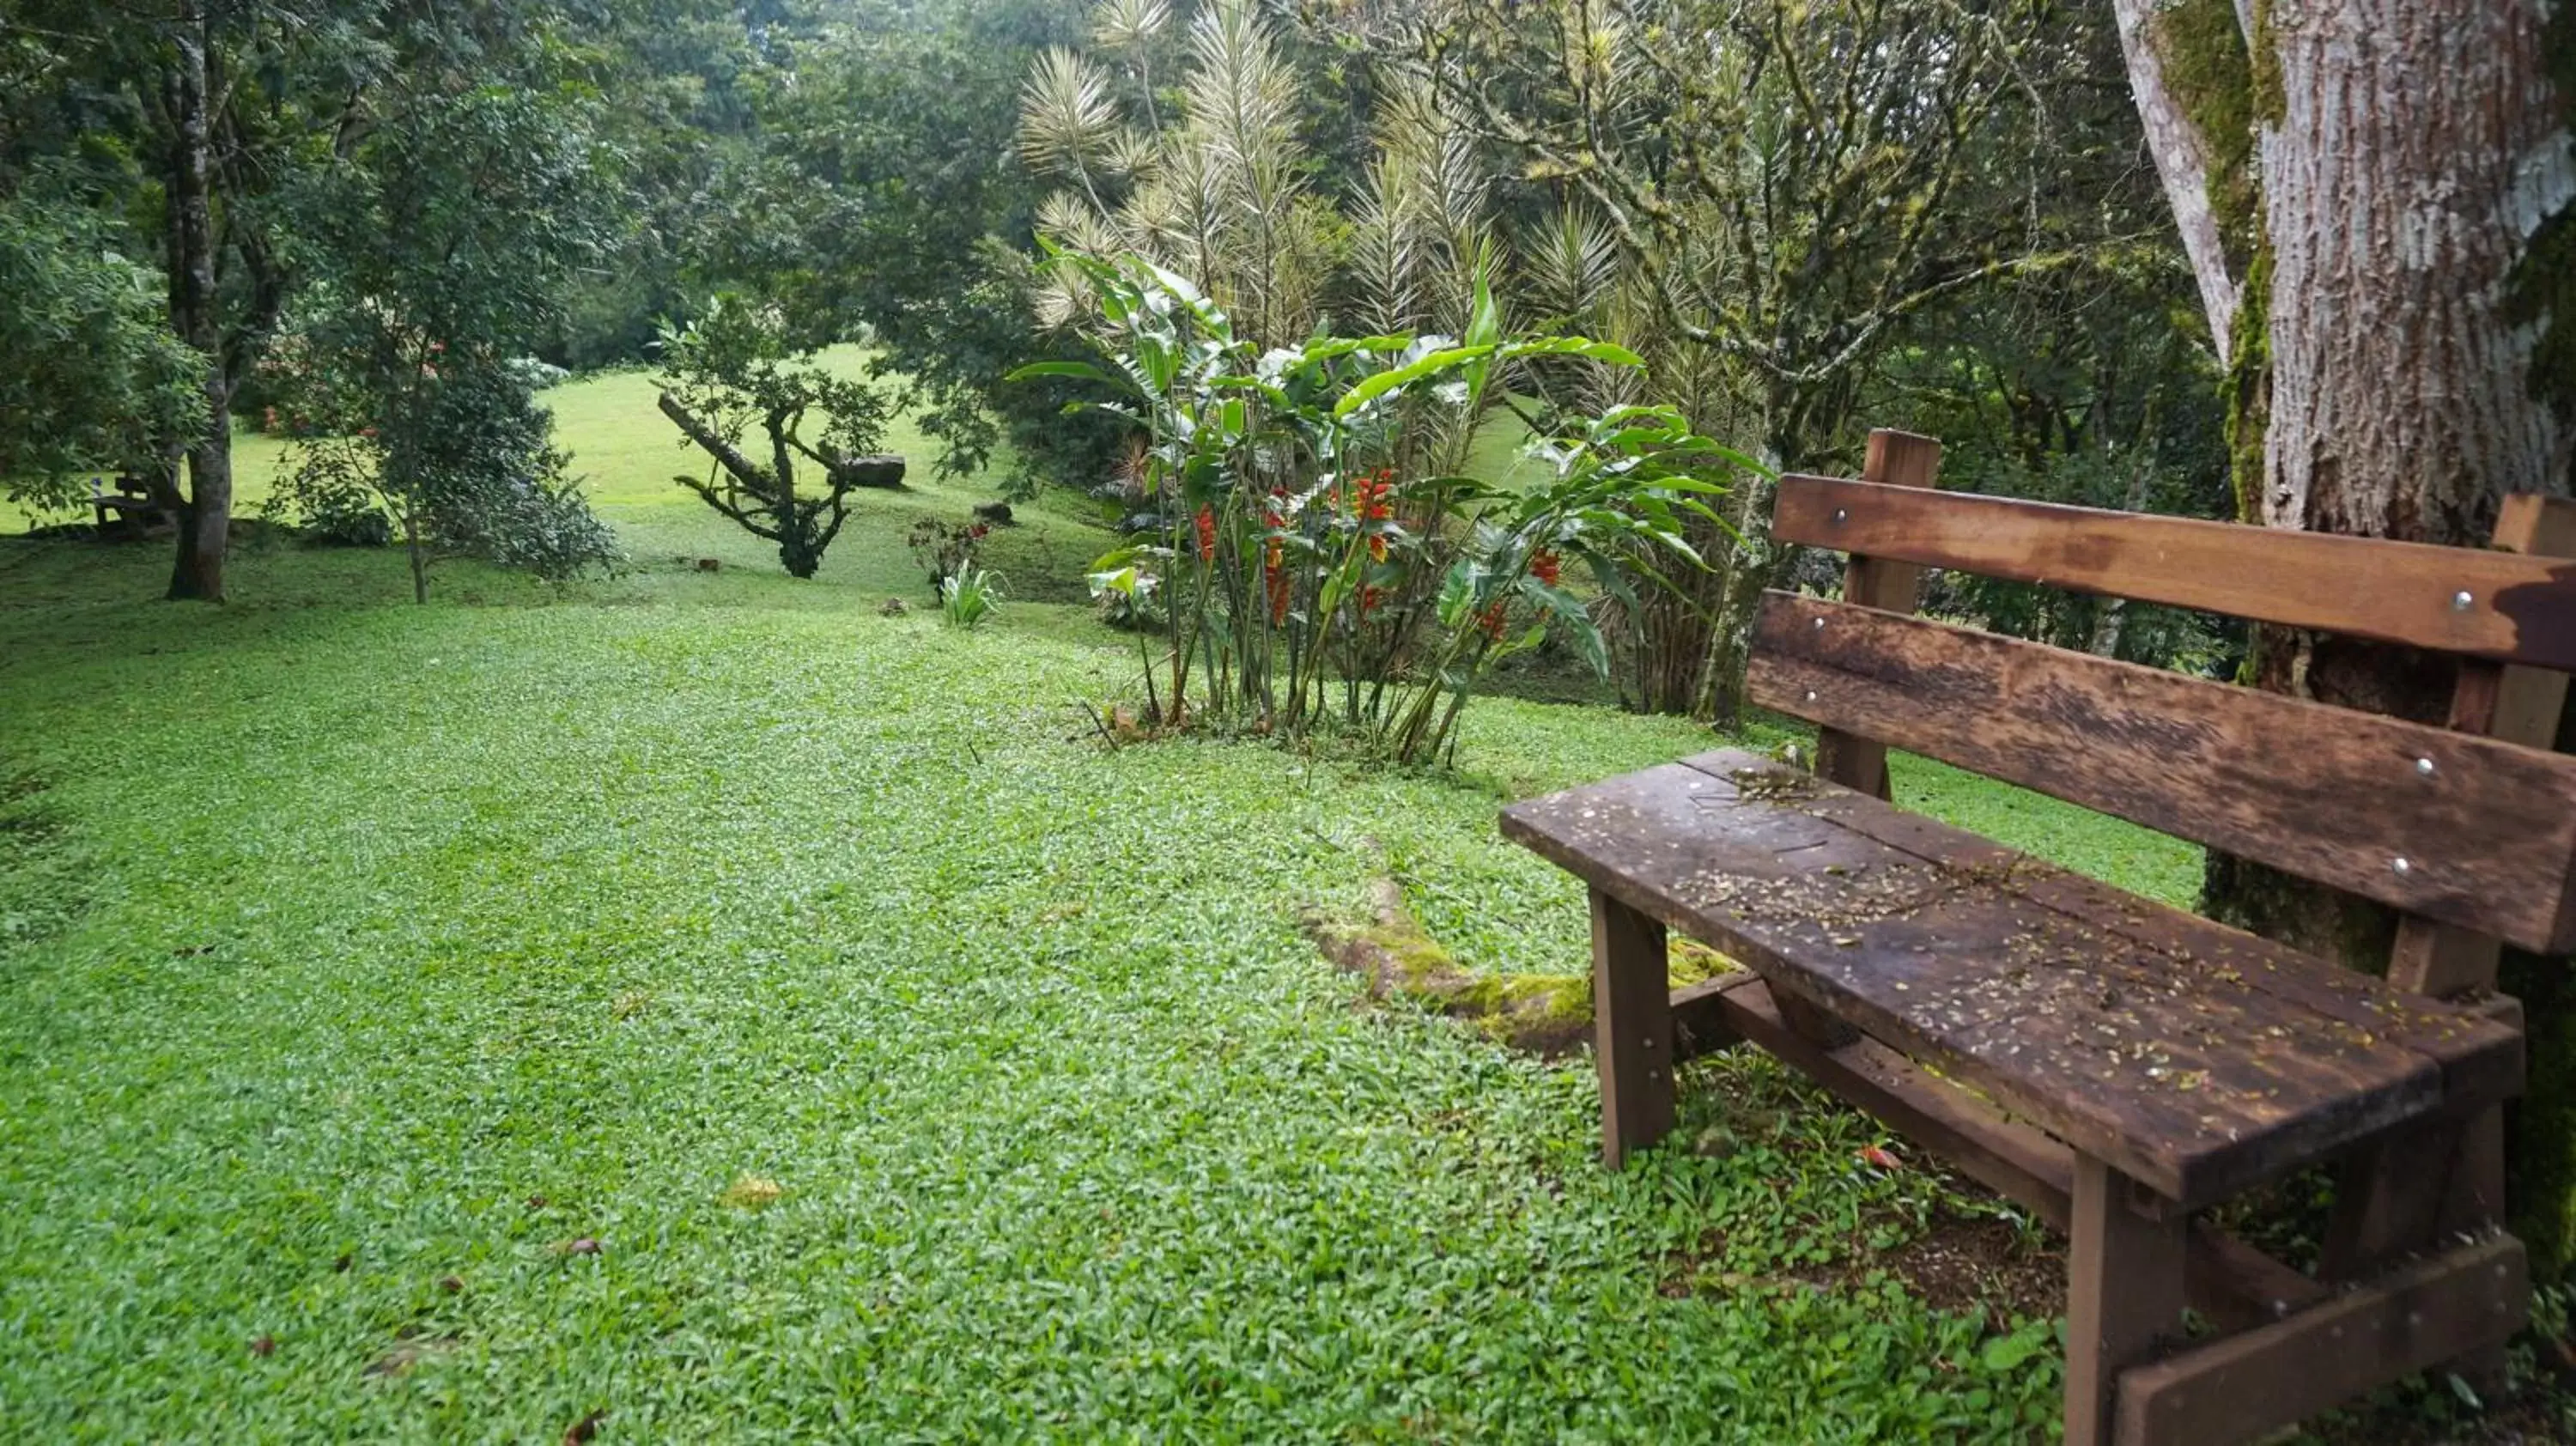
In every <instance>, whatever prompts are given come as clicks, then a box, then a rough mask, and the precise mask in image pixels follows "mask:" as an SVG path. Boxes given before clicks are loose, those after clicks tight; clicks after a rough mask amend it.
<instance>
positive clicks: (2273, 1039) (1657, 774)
mask: <svg viewBox="0 0 2576 1446" xmlns="http://www.w3.org/2000/svg"><path fill="white" fill-rule="evenodd" d="M1503 832H1504V833H1505V835H1506V836H1507V837H1509V838H1511V839H1513V840H1514V841H1516V842H1519V843H1522V844H1524V845H1526V846H1528V847H1530V848H1532V849H1534V850H1535V851H1537V852H1538V853H1540V854H1541V855H1543V856H1545V857H1546V858H1548V859H1550V860H1551V861H1553V862H1555V863H1557V864H1559V865H1560V866H1562V867H1564V868H1566V869H1567V870H1569V871H1571V872H1573V873H1575V874H1576V875H1578V876H1580V877H1582V878H1584V879H1585V880H1587V881H1588V882H1590V883H1591V884H1592V885H1594V886H1595V887H1597V888H1599V889H1601V890H1602V891H1603V892H1605V893H1608V894H1610V895H1611V896H1613V897H1615V898H1617V899H1619V900H1620V901H1621V902H1623V903H1625V904H1627V905H1629V906H1630V907H1632V908H1635V909H1638V910H1640V911H1642V912H1644V913H1647V914H1650V915H1653V916H1654V917H1656V918H1658V919H1661V920H1663V921H1664V922H1665V923H1666V924H1668V925H1670V926H1672V927H1675V928H1678V929H1681V930H1682V931H1683V932H1685V933H1687V934H1689V935H1690V936H1692V937H1694V938H1698V939H1700V940H1703V941H1704V942H1707V943H1709V944H1711V945H1712V946H1714V947H1716V948H1719V949H1721V950H1724V951H1726V952H1727V953H1728V954H1730V955H1731V956H1733V957H1734V958H1736V959H1737V960H1738V961H1739V962H1741V963H1743V964H1744V965H1746V966H1748V967H1750V968H1752V969H1754V970H1755V971H1756V972H1758V973H1760V974H1761V975H1762V976H1763V977H1764V978H1765V979H1766V980H1767V981H1769V982H1770V984H1771V985H1772V987H1773V988H1775V989H1778V990H1782V991H1785V992H1787V993H1790V994H1794V995H1797V996H1799V997H1801V998H1805V999H1809V1000H1812V1001H1814V1002H1815V1003H1817V1004H1819V1005H1821V1006H1823V1007H1824V1008H1826V1009H1828V1010H1830V1011H1832V1012H1833V1013H1835V1014H1837V1015H1839V1016H1841V1017H1843V1018H1846V1019H1848V1020H1850V1021H1852V1022H1853V1023H1855V1024H1857V1025H1859V1026H1860V1027H1862V1028H1863V1029H1866V1030H1867V1031H1869V1032H1870V1033H1871V1034H1873V1035H1875V1036H1877V1037H1878V1038H1880V1039H1882V1040H1885V1041H1886V1042H1887V1043H1889V1044H1891V1045H1893V1046H1895V1047H1896V1048H1897V1049H1899V1050H1900V1051H1902V1052H1904V1053H1906V1054H1908V1055H1910V1056H1912V1057H1914V1058H1917V1059H1921V1060H1924V1061H1925V1062H1927V1063H1929V1064H1932V1065H1933V1066H1935V1067H1936V1068H1940V1069H1943V1070H1945V1071H1948V1072H1950V1073H1952V1074H1953V1075H1955V1076H1956V1077H1957V1078H1959V1079H1961V1080H1962V1081H1964V1082H1966V1083H1968V1084H1970V1085H1972V1086H1974V1087H1975V1088H1977V1089H1979V1090H1982V1091H1984V1092H1985V1093H1986V1094H1987V1095H1988V1096H1989V1097H1990V1098H1992V1099H1993V1100H1994V1101H1995V1102H1996V1103H1997V1104H1998V1105H1999V1106H2000V1107H2001V1108H2003V1109H2004V1110H2006V1111H2007V1112H2008V1113H2010V1114H2012V1115H2014V1116H2018V1117H2020V1118H2022V1119H2026V1120H2029V1121H2031V1122H2033V1123H2035V1124H2038V1125H2040V1126H2042V1127H2043V1128H2045V1129H2047V1130H2049V1131H2050V1132H2051V1133H2053V1134H2055V1135H2057V1136H2058V1137H2059V1138H2060V1139H2063V1140H2065V1141H2066V1142H2067V1143H2069V1144H2071V1145H2073V1146H2075V1147H2076V1148H2078V1149H2081V1150H2084V1151H2086V1152H2087V1153H2090V1154H2093V1155H2094V1156H2096V1157H2097V1158H2100V1159H2103V1160H2105V1161H2108V1162H2110V1163H2112V1164H2114V1165H2116V1166H2117V1167H2118V1168H2119V1169H2120V1170H2122V1171H2123V1172H2124V1173H2127V1174H2129V1175H2131V1176H2133V1177H2134V1178H2136V1179H2138V1180H2139V1181H2141V1182H2142V1183H2144V1184H2146V1185H2148V1186H2149V1187H2150V1188H2152V1189H2155V1190H2156V1191H2157V1192H2158V1193H2160V1194H2163V1195H2165V1196H2167V1197H2168V1198H2171V1199H2174V1200H2177V1201H2180V1202H2182V1203H2183V1204H2184V1205H2185V1206H2186V1207H2197V1206H2200V1205H2204V1204H2209V1203H2213V1202H2215V1201H2217V1200H2219V1199H2222V1198H2224V1197H2226V1196H2228V1195H2230V1194H2233V1193H2235V1192H2237V1191H2239V1190H2241V1189H2243V1188H2244V1187H2246V1186H2248V1185H2252V1184H2255V1183H2257V1182H2259V1181H2261V1180H2263V1179H2266V1178H2270V1177H2272V1176H2274V1175H2277V1174H2279V1173H2281V1172H2283V1171H2286V1170H2290V1169H2293V1168H2296V1167H2298V1166H2300V1165H2303V1164H2307V1163H2310V1162H2312V1161H2314V1160H2316V1159H2318V1158H2320V1157H2321V1156H2323V1155H2325V1154H2327V1153H2329V1152H2331V1151H2333V1150H2335V1149H2336V1148H2338V1147H2340V1146H2343V1145H2346V1144H2350V1143H2352V1142H2354V1141H2356V1140H2359V1139H2362V1138H2364V1137H2366V1136H2368V1135H2371V1134H2373V1133H2375V1132H2377V1131H2380V1130H2384V1129H2386V1128H2388V1127H2390V1126H2391V1125H2394V1124H2397V1123H2400V1122H2402V1121H2405V1120H2408V1119H2413V1118H2418V1117H2421V1116H2424V1115H2427V1114H2430V1113H2433V1112H2436V1111H2439V1110H2443V1109H2445V1108H2457V1107H2461V1106H2462V1105H2463V1104H2464V1101H2463V1100H2461V1099H2460V1098H2459V1097H2458V1096H2457V1095H2456V1094H2455V1093H2454V1092H2453V1090H2452V1088H2451V1085H2452V1083H2453V1082H2454V1081H2458V1082H2461V1083H2462V1084H2463V1085H2464V1086H2466V1087H2476V1088H2486V1089H2492V1090H2494V1091H2495V1093H2494V1094H2493V1095H2492V1096H2491V1097H2494V1098H2501V1097H2502V1094H2503V1093H2504V1092H2505V1091H2507V1090H2509V1088H2510V1083H2509V1082H2511V1081H2514V1080H2518V1079H2519V1070H2520V1063H2519V1062H2520V1041H2519V1038H2518V1037H2517V1036H2516V1035H2514V1034H2513V1032H2512V1031H2510V1030H2509V1029H2506V1028H2505V1027H2503V1026H2501V1025H2498V1024H2496V1023H2494V1022H2492V1021H2490V1020H2487V1019H2485V1018H2483V1017H2481V1016H2479V1015H2477V1014H2476V1013H2474V1012H2472V1011H2469V1010H2464V1009H2458V1008H2454V1007H2452V1006H2447V1005H2440V1004H2434V1003H2431V1002H2428V1001H2422V1000H2415V999H2409V998H2405V997H2403V996H2400V995H2398V994H2396V993H2395V992H2394V991H2392V990H2389V989H2387V988H2386V986H2384V985H2379V984H2376V983H2375V982H2373V981H2369V980H2367V979H2362V978H2360V977H2359V976H2353V977H2352V978H2351V979H2349V980H2346V979H2341V978H2337V977H2335V976H2336V975H2337V974H2339V973H2340V972H2341V971H2339V970H2337V968H2336V966H2334V965H2333V964H2331V963H2328V962H2326V961H2323V960H2315V959H2310V958H2308V957H2307V956H2304V955H2296V954H2292V953H2289V952H2288V951H2277V952H2265V951H2262V950H2261V949H2260V947H2259V946H2257V945H2256V944H2254V943H2251V942H2248V943H2247V944H2246V945H2245V946H2244V949H2245V950H2246V951H2248V952H2241V953H2230V952H2229V951H2227V950H2223V949H2220V948H2218V947H2217V945H2218V943H2219V942H2221V941H2220V940H2219V939H2218V937H2217V936H2214V935H2211V934H2209V933H2207V932H2204V930H2217V929H2219V926H2217V925H2205V926H2201V927H2193V926H2187V925H2185V924H2184V923H2183V922H2182V921H2183V920H2185V919H2188V918H2189V916H2188V915H2180V914H2178V912H2177V911H2174V910H2170V909H2166V908H2164V907H2163V906H2162V905H2157V904H2154V903H2151V902H2149V901H2146V900H2142V899H2133V898H2129V897H2128V896H2125V895H2117V894H2116V892H2115V891H2105V892H2104V893H2102V894H2095V893H2093V892H2091V891H2090V890H2085V889H2079V888H2073V887H2070V886H2069V884H2068V882H2067V880H2068V876H2067V875H2065V874H2064V873H2063V871H2060V870H2056V869H2053V868H2051V867H2049V866H2047V865H2044V864H2039V863H2037V862H2036V861H2033V860H2030V859H2027V858H2025V857H2024V856H2022V855H2019V854H2016V853H2013V852H2012V851H2010V850H2007V849H2003V848H2001V847H2000V846H1997V845H1994V844H1990V843H1986V842H1984V841H1982V840H1978V839H1976V838H1975V837H1974V836H1973V835H1969V834H1965V833H1961V832H1959V831H1958V830H1954V829H1947V828H1945V827H1944V826H1942V825H1939V824H1937V823H1934V822H1932V821H1930V820H1927V819H1921V818H1917V817H1911V816H1907V815H1902V814H1898V813H1896V812H1895V811H1894V810H1893V809H1891V808H1889V807H1888V806H1887V805H1885V804H1883V803H1880V802H1879V801H1877V800H1876V799H1872V798H1867V797H1864V796H1862V795H1860V794H1856V793H1853V792H1851V791H1850V790H1847V789H1841V788H1837V787H1835V786H1834V785H1832V784H1828V783H1825V782H1823V781H1821V780H1818V779H1815V778H1812V777H1810V776H1808V775H1806V774H1803V773H1795V772H1791V771H1788V770H1785V769H1781V768H1779V767H1778V766H1777V765H1774V764H1771V763H1769V762H1768V761H1767V760H1764V759H1761V758H1759V757H1757V756H1755V755H1751V754H1744V753H1719V754H1711V755H1707V756H1704V757H1702V758H1698V759H1694V760H1692V761H1691V762H1689V763H1687V764H1683V763H1675V764H1666V765H1663V766H1661V767H1658V768H1652V769H1648V770H1645V771H1644V772H1641V773H1635V774H1630V775H1627V776H1625V777H1622V778H1615V779H1611V780H1608V781H1606V782H1603V783H1599V784H1594V785H1591V786H1589V787H1585V788H1579V789H1574V790H1570V791H1568V792H1564V793H1559V794H1554V795H1551V796H1549V797H1546V798H1541V799H1534V800H1531V801H1529V802H1526V803H1522V804H1518V805H1515V806H1513V807H1512V808H1510V809H1507V810H1505V811H1504V814H1503ZM1891 840H1901V841H1902V842H1891ZM2106 909H2107V910H2109V911H2110V914H2109V916H2108V917H2106V916H2105V914H2104V912H2103V911H2104V910H2106ZM2131 916H2134V917H2131ZM2167 916H2172V917H2167ZM2160 931H2161V932H2160ZM2220 932H2221V933H2222V934H2227V935H2232V934H2233V931H2223V930H2222V931H2220ZM2239 937H2245V938H2247V939H2249V941H2250V936H2239ZM2249 964H2250V965H2252V966H2254V967H2248V965H2249ZM2391 1046H2396V1047H2391Z"/></svg>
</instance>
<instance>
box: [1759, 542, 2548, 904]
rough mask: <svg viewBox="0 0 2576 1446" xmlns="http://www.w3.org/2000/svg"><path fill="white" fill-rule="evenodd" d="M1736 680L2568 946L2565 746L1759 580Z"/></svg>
mask: <svg viewBox="0 0 2576 1446" xmlns="http://www.w3.org/2000/svg"><path fill="white" fill-rule="evenodd" d="M1750 692H1751V696H1752V697H1753V698H1754V699H1755V701H1757V702H1759V703H1761V704H1762V705H1764V706H1765V707H1770V708H1775V709H1778V710H1780V711H1782V712H1785V713H1789V714H1793V715H1795V716H1797V717H1801V718H1806V719H1810V720H1813V721H1815V722H1819V723H1829V724H1832V725H1834V726H1836V727H1840V728H1846V729H1849V730H1851V731H1852V732H1855V733H1864V734H1867V735H1869V736H1871V737H1874V738H1877V739H1880V740H1881V741H1883V742H1885V743H1887V744H1889V745H1891V746H1894V747H1899V748H1906V749H1911V750H1913V751H1915V752H1919V753H1923V754H1926V755H1928V756H1931V757H1934V758H1939V759H1941V760H1943V761H1945V762H1948V763H1954V764H1957V765H1959V766H1960V767H1962V768H1966V769H1969V770H1971V771H1973V772H1977V773H1982V774H1985V775H1987V776H1989V777H1993V778H2001V779H2006V780H2008V781H2011V782H2014V783H2019V784H2023V785H2026V786H2028V787H2031V788H2035V789H2038V790H2039V791H2040V792H2042V793H2047V794H2051V795H2054V796H2055V797H2058V798H2062V799H2065V800H2067V801H2068V802H2070V803H2077V804H2081V805H2083V806H2085V807H2087V808H2092V809H2098V810H2100V811H2102V812H2104V813H2110V814H2116V815H2118V816H2120V817H2122V818H2126V819H2130V820H2133V821H2135V822H2137V823H2142V824H2145V825H2146V826H2147V827H2149V828H2153V829H2158V830H2160V831H2162V832H2165V833H2169V834H2175V835H2178V836H2180V837H2183V838H2187V839H2190V840H2192V841H2194V842H2197V843H2205V844H2208V845H2210V846H2211V847H2213V848H2219V849H2224V850H2226V851H2227V852H2229V853H2232V854H2236V855H2238V856H2240V857H2244V858H2250V859H2255V860H2258V861H2260V862H2263V863H2266V864H2270V865H2272V866H2274V867H2276V868H2280V869H2283V870H2286V871H2288V872H2290V873H2293V874H2297V875H2299V876H2301V877H2303V878H2309V879H2314V880H2316V881H2318V882H2320V883H2326V884H2331V885H2333V886H2335V887H2337V888H2341V889H2346V890H2349V891H2351V892H2353V893H2356V894H2360V895H2362V896H2364V897H2366V898H2373V899H2377V900H2379V901H2381V902H2382V903H2386V904H2391V905H2394V906H2396V907H2398V908H2401V909H2405V910H2407V911H2409V912H2412V913H2419V914H2423V915H2426V916H2429V917H2431V918H2435V919H2439V920H2441V921H2443V922H2445V923H2452V924H2458V925H2461V926H2463V927H2466V928H2470V929H2475V930H2478V931H2480V932H2484V933H2491V934H2498V935H2501V936H2503V937H2504V938H2505V939H2507V940H2508V941H2510V942H2512V943H2515V944H2519V945H2521V946H2523V947H2524V948H2528V949H2533V950H2538V951H2541V952H2548V953H2555V952H2564V951H2565V950H2567V949H2569V948H2571V947H2576V888H2572V887H2571V884H2572V883H2576V880H2572V879H2571V871H2576V757H2569V756H2566V755H2561V754H2553V753H2547V752H2543V751H2541V750H2538V749H2533V748H2526V747H2521V746H2518V745H2515V744H2510V743H2503V742H2498V741H2497V740H2495V739H2491V738H2483V737H2476V736H2472V735H2469V734H2464V733H2457V732H2452V731H2450V730H2447V729H2442V728H2433V727H2427V726H2425V725H2422V724H2416V723H2408V722H2405V721H2402V720H2399V719H2395V718H2383V717H2378V716H2375V715H2371V714H2365V713H2356V712H2353V711H2351V710H2349V709H2341V708H2332V707H2328V706H2326V705H2324V704H2321V703H2313V702H2308V701H2306V700H2303V699H2297V698H2285V697H2281V696H2279V695H2277V694H2272V693H2264V692H2259V691H2256V690H2254V689H2250V688H2235V687H2229V686H2227V685H2226V684H2222V683H2213V682H2209V681H2206V680H2204V679H2199V678H2189V677H2184V676H2182V675H2180V674H2177V673H2170V672H2166V671H2163V670H2161V669H2156V668H2145V667H2139V666H2137V665H2135V664H2131V663H2118V662H2112V661H2110V660H2108V659H2104V658H2097V657H2094V656H2091V655H2089V654H2085V653H2075V652H2069V651H2067V650H2065V649H2062V648H2051V647H2045V646H2042V645H2040V644H2037V643H2027V642H2022V641H2020V640H2018V639H2013V638H2006V637H2000V636H1997V635H1995V634H1992V633H1983V632H1977V631H1975V630H1972V629H1968V628H1959V627H1952V626H1950V625H1948V624H1944V623H1936V622H1929V621H1926V620H1923V619H1919V618H1906V617H1898V616H1895V615H1893V614H1889V613H1883V612H1876V611H1873V610H1871V609H1868V608H1861V607H1854V606H1851V605H1850V604H1847V603H1837V602H1827V601H1824V600H1822V599H1817V598H1802V597H1796V596H1792V595H1790V594H1787V593H1773V594H1771V595H1770V596H1769V597H1767V598H1766V599H1765V600H1764V603H1763V609H1762V615H1761V618H1760V620H1759V621H1758V622H1757V624H1756V625H1755V653H1754V661H1753V667H1752V672H1751V682H1750Z"/></svg>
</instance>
